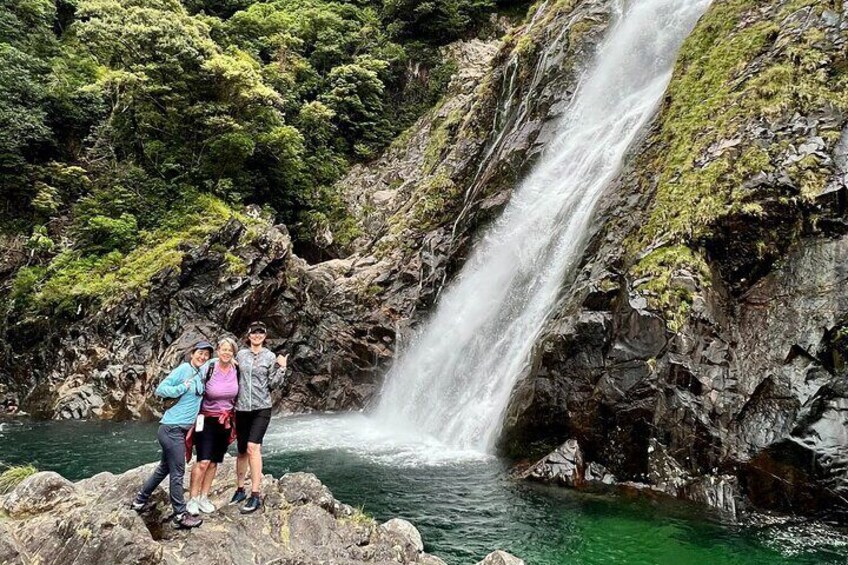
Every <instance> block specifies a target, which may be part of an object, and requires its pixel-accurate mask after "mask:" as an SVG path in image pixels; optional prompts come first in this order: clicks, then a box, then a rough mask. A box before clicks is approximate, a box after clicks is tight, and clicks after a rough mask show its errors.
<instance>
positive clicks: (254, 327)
mask: <svg viewBox="0 0 848 565" xmlns="http://www.w3.org/2000/svg"><path fill="white" fill-rule="evenodd" d="M254 332H262V333H268V328H267V327H265V323H264V322H258V321H257V322H253V323H252V324H250V326H248V328H247V333H249V334H252V333H254Z"/></svg>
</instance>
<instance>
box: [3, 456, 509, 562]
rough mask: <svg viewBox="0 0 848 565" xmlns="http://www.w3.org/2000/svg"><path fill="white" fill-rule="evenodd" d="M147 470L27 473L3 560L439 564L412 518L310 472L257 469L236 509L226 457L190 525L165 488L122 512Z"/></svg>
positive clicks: (9, 504) (14, 499)
mask: <svg viewBox="0 0 848 565" xmlns="http://www.w3.org/2000/svg"><path fill="white" fill-rule="evenodd" d="M152 469H153V465H145V466H143V467H139V468H137V469H133V470H130V471H127V472H126V473H123V474H121V475H113V474H111V473H101V474H99V475H95V476H94V477H91V478H90V479H85V480H83V481H79V482H78V483H76V484H73V483H70V482H69V481H66V480H65V479H63V478H62V477H60V476H58V475H56V474H55V473H49V472H45V473H37V474H35V475H33V476H32V477H30V478H28V479H27V480H26V481H24V482H23V483H21V484H20V485H19V486H18V487H17V488H16V489H15V490H13V491H12V492H11V493H10V494H9V495H7V496H5V497H0V502H2V505H3V508H4V509H7V508H17V507H18V506H19V504H20V501H21V500H23V499H31V501H30V504H29V505H28V506H27V507H26V509H25V511H21V510H16V511H15V513H14V514H10V519H7V520H5V521H3V522H0V558H1V559H2V560H3V563H30V562H38V563H44V564H46V565H47V564H57V565H58V564H61V563H68V562H72V561H73V562H84V563H87V564H88V565H98V564H111V563H136V564H147V563H150V564H154V563H156V564H159V563H184V562H186V561H192V562H198V563H210V564H218V563H220V564H225V563H236V564H241V563H244V564H253V563H257V562H261V563H268V562H276V563H288V564H292V565H294V564H303V565H306V564H316V565H317V564H319V563H320V564H327V565H330V564H337V565H348V564H350V565H354V564H361V565H365V564H369V563H375V564H376V563H381V564H386V563H405V564H422V565H440V564H441V565H444V562H443V561H442V560H441V559H439V558H437V557H435V556H432V555H429V554H427V553H425V552H424V544H423V543H422V540H421V534H420V533H419V532H418V530H417V529H416V528H415V527H414V526H413V525H412V524H410V523H409V522H407V521H405V520H400V519H393V520H389V521H388V522H386V523H384V524H382V525H380V524H378V523H377V522H375V521H374V519H372V518H370V517H369V516H366V515H364V514H362V513H361V512H359V511H356V510H354V509H353V508H351V507H350V506H348V505H346V504H343V503H341V502H339V501H338V500H336V499H335V498H333V495H332V493H331V492H330V491H329V489H327V487H325V486H324V485H323V484H321V482H320V481H319V480H318V479H317V478H316V477H315V476H314V475H312V474H309V473H289V474H286V475H284V476H283V477H282V478H280V479H279V480H275V479H274V478H273V477H271V476H269V475H266V476H265V479H264V480H263V484H262V495H263V499H264V507H263V509H262V510H261V511H259V512H258V513H256V514H252V515H248V516H245V515H242V514H240V513H239V511H238V508H237V507H236V506H230V505H228V504H227V501H228V499H229V495H230V494H231V491H232V488H233V484H234V480H235V462H234V459H233V458H230V457H228V458H226V459H225V461H224V463H223V464H222V465H221V466H220V468H219V474H218V477H217V479H216V482H215V486H214V488H213V490H212V492H211V493H210V499H211V501H212V502H213V503H214V504H215V505H216V506H217V507H218V510H216V511H215V512H214V513H213V514H208V515H207V514H204V515H202V517H203V519H204V522H203V525H201V526H200V527H199V528H196V529H193V530H189V531H185V530H175V529H173V527H172V526H171V525H170V522H169V519H170V516H171V509H170V504H169V502H168V497H167V494H166V492H167V491H166V489H163V488H160V489H157V491H156V492H155V493H154V497H153V498H152V499H151V500H152V508H151V509H150V510H149V511H147V512H145V513H143V514H136V513H135V512H133V511H131V510H130V509H129V502H130V501H131V500H132V497H133V496H134V494H135V492H136V490H137V489H138V488H139V486H140V485H141V483H142V481H143V480H144V479H145V478H146V477H147V475H148V474H149V473H150V472H151V471H152ZM166 482H167V481H166ZM35 501H50V502H49V503H40V502H39V503H36V502H35ZM7 511H8V510H7ZM518 562H520V561H515V563H518ZM487 563H488V561H487ZM492 563H495V561H492ZM497 563H500V562H497ZM506 563H514V562H513V561H508V562H506Z"/></svg>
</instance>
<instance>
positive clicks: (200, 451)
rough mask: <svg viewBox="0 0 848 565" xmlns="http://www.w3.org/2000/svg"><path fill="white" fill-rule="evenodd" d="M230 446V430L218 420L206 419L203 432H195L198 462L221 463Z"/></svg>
mask: <svg viewBox="0 0 848 565" xmlns="http://www.w3.org/2000/svg"><path fill="white" fill-rule="evenodd" d="M229 445H230V430H228V429H227V428H225V427H224V424H222V423H221V422H219V421H218V418H210V417H206V418H205V419H204V421H203V431H202V432H197V431H196V432H194V449H195V453H196V454H197V460H198V461H212V462H213V463H220V462H222V461H223V460H224V455H225V454H226V453H227V447H229Z"/></svg>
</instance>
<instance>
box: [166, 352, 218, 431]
mask: <svg viewBox="0 0 848 565" xmlns="http://www.w3.org/2000/svg"><path fill="white" fill-rule="evenodd" d="M207 365H208V362H207V363H205V364H203V365H202V366H201V367H199V368H195V367H194V366H193V365H192V364H191V363H188V362H185V363H183V364H181V365H180V366H179V367H177V368H176V369H174V370H173V371H171V373H170V374H169V375H168V376H167V377H165V378H164V379H162V382H161V383H159V386H157V387H156V396H161V397H162V398H178V399H179V400H177V403H176V404H174V405H173V406H171V407H170V408H169V409H168V410H166V411H165V413H164V414H163V415H162V419H161V420H160V422H161V423H162V424H164V425H166V426H192V425H194V421H195V420H196V419H197V414H198V413H199V412H200V403H201V402H202V401H203V391H204V387H203V375H204V371H205V369H206V367H207ZM188 380H190V382H189V383H188V385H186V384H185V381H188Z"/></svg>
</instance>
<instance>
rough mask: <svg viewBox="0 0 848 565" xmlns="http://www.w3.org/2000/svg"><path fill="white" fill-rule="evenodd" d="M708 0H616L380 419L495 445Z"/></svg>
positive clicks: (462, 444) (420, 338) (406, 355)
mask: <svg viewBox="0 0 848 565" xmlns="http://www.w3.org/2000/svg"><path fill="white" fill-rule="evenodd" d="M708 5H709V0H638V1H636V0H632V1H630V2H627V3H625V4H623V5H620V6H618V9H617V12H616V16H615V21H614V22H613V24H612V25H611V26H610V28H609V29H608V31H607V33H606V37H605V38H604V40H603V41H602V43H601V45H600V46H599V48H598V50H597V53H596V55H595V60H594V62H593V63H592V64H591V65H590V67H589V68H588V69H587V70H586V72H585V73H584V74H583V76H582V77H581V79H580V80H579V83H578V86H577V89H576V91H575V94H574V96H573V97H572V100H571V102H570V104H569V107H568V109H567V110H566V111H565V113H564V114H563V117H562V118H561V120H560V123H559V124H558V127H557V135H556V137H555V139H554V140H553V141H552V142H551V143H550V144H549V145H548V147H546V148H545V151H544V152H543V154H542V156H541V157H540V159H539V162H538V163H537V165H536V166H535V167H534V169H533V170H532V171H531V172H530V174H529V175H528V176H527V177H526V178H525V179H524V180H523V181H522V182H521V183H520V185H519V186H518V187H517V188H516V190H515V191H514V193H513V195H512V198H511V200H510V202H509V204H508V205H507V206H506V208H505V209H504V211H503V214H502V215H501V216H500V218H498V219H497V220H496V221H495V222H494V223H493V224H492V225H491V226H490V227H489V228H488V229H487V230H486V232H485V233H484V234H483V236H482V238H481V239H480V241H479V242H478V243H477V245H476V246H475V248H474V250H473V252H472V253H471V255H470V257H469V259H468V261H467V262H466V264H465V266H464V267H463V269H462V271H461V273H460V274H459V275H458V276H457V278H456V279H455V280H454V281H453V282H452V283H451V285H450V286H449V287H448V288H447V289H446V290H445V291H444V292H443V293H442V296H441V299H440V301H439V303H438V305H437V307H436V309H435V312H434V313H433V314H432V315H431V316H430V318H429V319H428V320H427V321H426V322H425V323H424V324H423V325H422V327H421V329H420V330H419V331H418V332H417V334H416V335H415V336H414V338H413V339H412V340H411V343H410V346H409V348H408V349H406V350H405V351H402V352H401V353H400V355H399V357H398V359H397V360H396V362H395V363H394V365H393V367H392V369H391V370H390V371H389V374H388V375H387V377H386V383H385V385H384V387H383V391H382V395H381V398H380V402H379V404H378V406H377V408H376V410H375V414H374V416H375V418H376V419H377V420H378V421H380V422H381V423H382V425H384V426H387V427H388V426H391V427H393V428H408V429H413V430H415V431H418V432H424V433H426V434H429V435H432V436H434V437H435V438H438V439H439V440H441V441H442V442H444V443H446V444H449V445H452V446H455V447H458V448H463V449H474V450H479V451H490V450H491V449H492V448H493V445H494V443H495V441H496V440H497V437H498V434H499V432H500V429H501V422H502V420H503V416H504V412H505V410H506V408H507V403H508V402H509V396H510V393H511V391H512V389H513V387H514V386H515V383H516V381H517V379H518V378H519V376H520V375H521V373H522V371H523V370H524V369H525V368H526V365H527V363H528V360H529V356H530V353H531V350H532V348H533V345H534V343H535V341H536V340H537V338H538V336H539V333H540V331H541V329H542V327H543V325H544V323H545V320H546V319H547V317H548V316H549V315H550V313H551V311H552V309H553V307H554V305H555V304H556V302H557V299H558V298H559V296H560V295H561V292H562V288H563V285H564V284H568V282H569V281H572V280H573V276H574V270H575V268H576V267H577V263H578V261H579V260H580V257H581V255H582V253H583V251H584V248H585V244H586V239H587V237H588V236H587V233H588V231H589V228H590V226H591V222H592V218H593V213H594V211H595V208H596V205H597V203H598V200H599V198H600V197H601V195H602V194H603V192H604V189H605V188H606V187H607V186H608V184H609V183H610V182H611V181H612V180H613V179H614V178H615V176H616V175H617V174H618V172H619V171H620V169H621V166H622V162H623V160H624V156H625V154H626V152H627V149H628V147H629V146H630V145H631V143H632V142H633V141H634V139H636V138H637V136H638V135H639V132H640V130H642V128H643V127H644V126H645V125H646V124H647V123H648V122H649V120H650V119H651V117H652V115H653V114H654V112H655V111H656V108H657V106H658V104H659V101H660V99H661V97H662V95H663V92H664V91H665V88H666V86H667V85H668V82H669V80H670V77H671V71H672V67H673V64H674V60H675V58H676V56H677V52H678V50H679V48H680V46H681V44H682V43H683V40H684V39H685V38H686V36H687V35H688V34H689V32H690V31H691V30H692V28H693V27H694V25H695V23H696V21H697V19H698V18H699V17H700V15H701V14H702V13H703V12H704V10H706V8H707V6H708Z"/></svg>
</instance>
